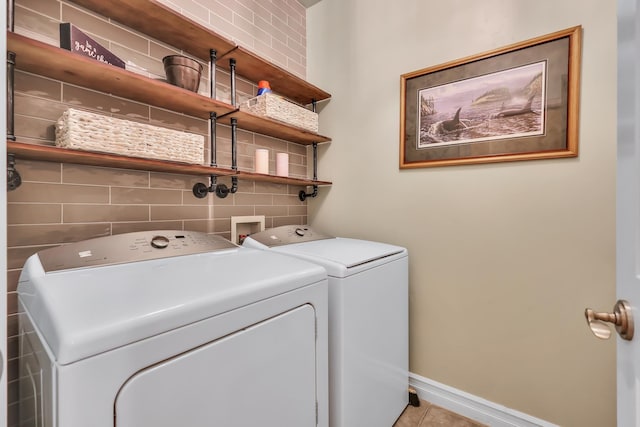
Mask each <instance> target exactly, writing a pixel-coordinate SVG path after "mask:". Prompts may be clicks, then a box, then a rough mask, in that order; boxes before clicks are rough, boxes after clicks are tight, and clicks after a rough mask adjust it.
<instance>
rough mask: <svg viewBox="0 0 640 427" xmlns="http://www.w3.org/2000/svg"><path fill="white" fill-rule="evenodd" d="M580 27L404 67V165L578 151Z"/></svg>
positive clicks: (565, 154)
mask: <svg viewBox="0 0 640 427" xmlns="http://www.w3.org/2000/svg"><path fill="white" fill-rule="evenodd" d="M581 35H582V27H580V26H577V27H573V28H569V29H566V30H563V31H558V32H555V33H553V34H548V35H546V36H542V37H538V38H535V39H531V40H527V41H524V42H520V43H516V44H513V45H510V46H506V47H502V48H499V49H495V50H492V51H489V52H485V53H481V54H478V55H474V56H470V57H467V58H463V59H459V60H456V61H452V62H448V63H446V64H441V65H436V66H434V67H429V68H425V69H422V70H418V71H414V72H412V73H407V74H403V75H402V76H401V97H400V168H401V169H404V168H419V167H431V166H449V165H460V164H473V163H492V162H503V161H515V160H531V159H549V158H556V157H575V156H577V155H578V103H579V85H580V53H581Z"/></svg>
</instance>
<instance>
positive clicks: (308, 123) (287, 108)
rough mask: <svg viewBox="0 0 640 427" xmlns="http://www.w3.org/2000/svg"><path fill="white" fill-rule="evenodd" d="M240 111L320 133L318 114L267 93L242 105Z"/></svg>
mask: <svg viewBox="0 0 640 427" xmlns="http://www.w3.org/2000/svg"><path fill="white" fill-rule="evenodd" d="M240 111H246V112H248V113H251V114H255V115H258V116H264V117H268V118H270V119H274V120H278V121H281V122H284V123H287V124H289V125H292V126H297V127H299V128H302V129H305V130H308V131H311V132H314V133H318V114H317V113H315V112H313V111H311V110H308V109H306V108H304V107H302V106H300V105H298V104H295V103H293V102H291V101H289V100H287V99H285V98H283V97H281V96H278V95H274V94H273V93H270V92H267V93H264V94H262V95H260V96H256V97H255V98H251V99H249V100H248V101H245V102H243V103H242V104H240Z"/></svg>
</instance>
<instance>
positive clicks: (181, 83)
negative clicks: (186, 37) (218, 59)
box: [162, 55, 202, 92]
mask: <svg viewBox="0 0 640 427" xmlns="http://www.w3.org/2000/svg"><path fill="white" fill-rule="evenodd" d="M162 63H163V64H164V72H165V74H166V76H167V81H168V82H169V83H171V84H172V85H174V86H178V87H181V88H183V89H187V90H190V91H191V92H198V87H199V86H200V76H201V75H202V64H200V63H199V62H198V61H196V60H194V59H191V58H187V57H186V56H183V55H168V56H165V57H164V58H162Z"/></svg>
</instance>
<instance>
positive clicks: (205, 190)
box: [192, 49, 218, 199]
mask: <svg viewBox="0 0 640 427" xmlns="http://www.w3.org/2000/svg"><path fill="white" fill-rule="evenodd" d="M216 57H217V51H216V50H215V49H211V50H209V96H210V97H211V99H216ZM217 122H218V115H217V113H216V112H214V111H211V112H209V127H210V129H209V138H210V140H209V158H210V159H211V160H210V163H209V166H211V167H212V168H215V167H218V164H217V160H216V124H217ZM217 180H218V177H217V176H216V175H213V174H212V175H209V185H207V184H205V183H203V182H198V183H196V184H194V186H193V189H192V191H193V195H194V196H196V197H197V198H198V199H204V198H205V197H207V195H208V194H209V193H214V192H215V193H217V187H218V184H217Z"/></svg>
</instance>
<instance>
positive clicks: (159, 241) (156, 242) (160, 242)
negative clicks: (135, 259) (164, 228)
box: [151, 236, 169, 249]
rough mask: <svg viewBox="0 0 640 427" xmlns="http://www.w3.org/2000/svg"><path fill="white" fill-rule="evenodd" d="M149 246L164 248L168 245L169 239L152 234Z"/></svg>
mask: <svg viewBox="0 0 640 427" xmlns="http://www.w3.org/2000/svg"><path fill="white" fill-rule="evenodd" d="M151 246H153V247H154V248H156V249H164V248H166V247H167V246H169V239H168V238H166V237H165V236H153V237H152V238H151Z"/></svg>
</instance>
